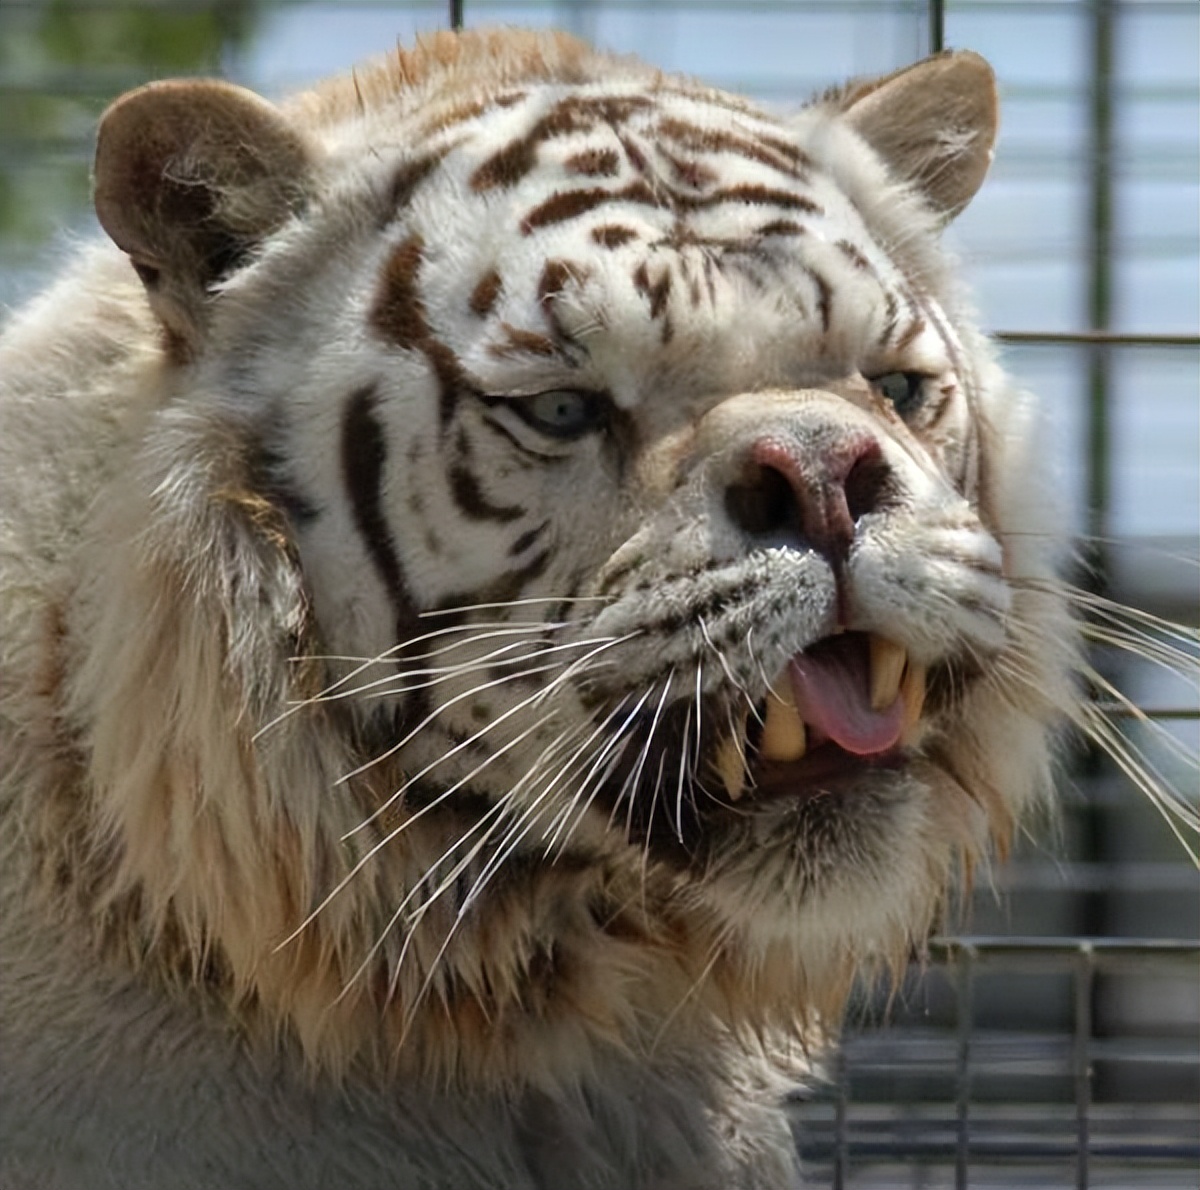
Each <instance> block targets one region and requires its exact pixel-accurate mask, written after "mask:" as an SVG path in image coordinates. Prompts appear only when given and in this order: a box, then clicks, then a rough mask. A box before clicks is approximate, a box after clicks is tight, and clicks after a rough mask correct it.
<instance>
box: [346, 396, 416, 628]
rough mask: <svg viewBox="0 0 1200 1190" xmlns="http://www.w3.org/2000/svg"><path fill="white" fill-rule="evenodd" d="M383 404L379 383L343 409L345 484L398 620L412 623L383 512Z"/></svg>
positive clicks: (413, 611)
mask: <svg viewBox="0 0 1200 1190" xmlns="http://www.w3.org/2000/svg"><path fill="white" fill-rule="evenodd" d="M377 403H378V397H377V396H376V393H375V386H374V385H366V386H365V387H363V388H360V389H358V390H357V391H356V392H354V393H352V394H351V395H350V397H349V399H348V400H347V401H346V407H345V410H344V411H343V413H342V440H341V458H342V482H343V483H344V484H345V485H346V491H347V494H348V495H349V497H350V508H351V511H352V512H353V515H354V524H355V527H356V528H357V529H358V532H359V534H360V535H361V536H362V539H363V544H364V545H365V546H366V549H367V553H368V555H370V558H371V561H372V563H373V564H374V566H375V569H376V571H378V573H379V577H380V578H381V579H382V580H383V584H384V586H385V587H386V588H387V591H388V595H389V596H390V597H391V600H392V604H393V606H394V607H395V609H396V615H397V621H398V623H399V624H401V625H407V624H409V623H411V622H414V621H415V620H416V608H415V606H414V604H413V601H412V596H411V595H410V594H409V590H408V583H407V582H406V581H405V578H404V569H403V567H402V566H401V565H400V556H399V554H397V552H396V543H395V541H394V540H393V538H392V534H391V530H390V529H389V528H388V524H387V519H386V517H385V516H384V512H383V469H384V466H385V464H386V463H387V440H386V438H385V436H384V430H383V426H382V425H381V424H380V421H379V418H378V417H376V415H375V406H376V404H377ZM403 635H406V634H404V633H401V637H402V638H403Z"/></svg>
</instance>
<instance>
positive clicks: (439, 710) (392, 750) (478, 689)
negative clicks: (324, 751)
mask: <svg viewBox="0 0 1200 1190" xmlns="http://www.w3.org/2000/svg"><path fill="white" fill-rule="evenodd" d="M557 668H559V667H558V666H557V665H535V666H534V667H533V668H532V669H526V670H519V671H518V672H517V673H512V674H503V675H501V676H500V677H498V678H495V679H493V680H492V681H490V682H483V683H481V684H480V685H478V686H473V687H472V688H471V689H470V690H464V691H462V693H460V694H456V695H455V696H454V697H453V698H450V699H447V700H446V702H444V703H442V704H441V705H440V706H437V707H435V708H434V709H433V710H432V711H430V713H429V714H428V715H426V716H425V718H424V719H422V720H421V722H420V723H418V724H417V726H416V727H414V728H413V729H412V730H411V731H409V732H408V734H407V735H405V736H404V737H402V738H401V739H400V740H398V741H397V742H396V743H394V744H392V745H391V746H390V747H389V748H386V749H385V750H384V751H383V752H381V753H379V755H378V756H375V757H372V759H370V760H368V761H366V762H364V763H363V764H360V765H359V766H358V767H357V768H355V769H352V770H351V771H350V772H348V773H346V774H344V775H343V776H341V777H339V778H338V780H337V784H338V785H344V784H345V783H346V782H348V781H352V780H353V779H354V778H355V777H357V776H360V775H361V774H362V773H364V772H366V771H367V770H368V769H369V768H372V767H373V766H375V765H377V764H380V763H382V762H383V761H385V760H387V759H388V758H389V757H391V756H395V754H396V753H397V752H399V751H400V750H401V749H402V748H404V747H405V746H406V745H408V744H409V743H411V742H412V740H414V739H415V738H416V737H417V736H418V735H419V734H420V733H421V732H422V731H424V730H425V728H427V727H428V726H429V725H430V724H431V723H432V722H433V721H434V720H435V719H436V718H437V717H438V716H439V715H441V714H444V713H445V712H446V711H447V710H449V709H450V707H452V706H454V705H455V704H456V703H460V702H463V701H464V700H465V699H468V698H474V697H475V696H476V695H478V694H481V693H482V692H483V691H484V690H491V689H492V688H493V687H496V686H503V685H504V684H505V683H507V682H515V681H517V680H518V679H520V678H529V677H536V676H537V675H538V674H543V673H550V672H552V671H553V670H555V669H557ZM544 693H545V690H544V689H542V690H539V691H538V692H537V693H536V694H533V695H530V696H529V698H527V699H524V700H523V701H522V702H520V703H519V704H517V707H512V708H510V709H509V710H508V711H506V712H505V714H504V716H503V717H504V718H507V717H508V715H510V714H512V713H513V712H514V711H515V710H517V709H518V708H519V707H525V706H528V705H530V704H531V703H533V702H535V701H536V700H537V699H539V698H540V697H542V696H543V695H544ZM500 721H501V720H500V719H494V720H492V721H491V722H490V723H489V724H488V725H487V727H486V728H484V729H483V730H484V731H489V730H491V728H492V727H494V726H495V725H496V723H498V722H500Z"/></svg>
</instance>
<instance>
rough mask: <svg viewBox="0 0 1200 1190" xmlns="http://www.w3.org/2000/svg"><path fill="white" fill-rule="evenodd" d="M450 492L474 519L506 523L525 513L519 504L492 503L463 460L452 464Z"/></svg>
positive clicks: (456, 501)
mask: <svg viewBox="0 0 1200 1190" xmlns="http://www.w3.org/2000/svg"><path fill="white" fill-rule="evenodd" d="M450 492H451V494H452V495H453V496H454V501H455V503H456V504H457V505H458V506H459V508H461V509H462V511H463V512H465V513H466V514H467V516H469V517H470V518H471V519H472V520H476V521H496V522H498V523H499V524H501V525H506V524H508V523H509V522H510V521H515V520H518V519H519V518H520V517H522V516H524V515H525V509H524V508H521V507H520V506H518V505H513V504H492V503H491V502H490V501H489V500H488V498H487V497H486V496H485V495H484V494H483V489H482V488H481V487H480V486H479V480H477V479H476V478H475V475H474V473H473V472H472V471H471V470H470V468H469V467H467V465H466V464H465V463H463V462H461V461H460V462H455V463H453V464H451V466H450Z"/></svg>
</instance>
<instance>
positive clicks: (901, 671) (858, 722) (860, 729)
mask: <svg viewBox="0 0 1200 1190" xmlns="http://www.w3.org/2000/svg"><path fill="white" fill-rule="evenodd" d="M926 677H927V674H926V669H925V667H924V666H923V665H920V664H918V663H917V662H915V661H913V659H912V658H911V657H909V655H908V651H907V650H906V649H905V648H904V647H903V646H902V645H899V644H897V643H896V642H895V641H892V640H889V639H888V638H886V637H883V636H879V635H877V634H875V633H863V632H846V633H840V634H838V635H837V636H830V637H826V638H825V639H823V640H821V641H818V642H817V643H816V644H815V645H812V646H811V647H809V648H808V649H805V650H804V651H803V652H801V653H797V654H796V655H795V656H794V657H792V658H791V660H790V661H788V663H787V664H786V665H785V666H784V667H783V668H782V670H780V672H779V674H778V675H777V676H776V678H775V680H774V681H773V682H772V683H771V687H770V690H769V691H768V693H767V695H766V697H765V699H763V700H762V701H761V702H760V703H759V704H758V706H756V707H755V708H754V712H753V714H751V712H750V710H749V709H747V710H745V711H743V712H742V713H741V714H740V716H739V717H738V719H737V720H735V722H734V724H733V725H732V726H733V729H732V731H731V732H730V733H729V734H727V735H725V736H724V737H723V738H722V739H721V740H720V742H719V743H718V745H717V747H716V749H715V752H714V753H713V756H712V760H711V762H710V763H711V766H712V768H713V770H714V773H715V775H716V776H717V777H718V778H719V779H720V781H721V785H722V786H723V788H724V790H725V793H726V795H727V797H728V798H729V800H730V802H734V803H736V802H739V801H741V799H742V798H743V797H745V796H747V795H748V794H754V793H763V794H767V793H782V792H789V793H798V792H804V791H805V790H806V789H808V788H811V784H812V782H814V781H816V780H819V779H823V778H830V777H834V776H838V775H843V774H848V773H855V772H858V771H861V769H862V768H863V767H870V766H875V767H896V766H898V765H900V764H901V763H903V756H904V753H905V751H906V750H908V749H911V748H912V747H913V745H914V744H915V743H916V742H917V739H918V737H919V735H920V724H921V712H922V710H923V708H924V705H925V693H926Z"/></svg>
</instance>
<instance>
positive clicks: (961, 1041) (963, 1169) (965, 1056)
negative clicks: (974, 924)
mask: <svg viewBox="0 0 1200 1190" xmlns="http://www.w3.org/2000/svg"><path fill="white" fill-rule="evenodd" d="M958 963H959V966H958V1021H957V1025H958V1035H957V1045H956V1049H955V1055H956V1056H955V1079H954V1084H955V1105H954V1112H955V1120H956V1130H955V1144H954V1187H955V1190H967V1178H968V1176H969V1172H970V1171H969V1162H970V1151H971V1119H970V1113H971V1027H972V1021H973V1018H974V1015H975V1013H974V1006H973V1004H972V988H973V980H972V976H973V974H974V968H975V950H974V948H973V947H972V946H970V945H967V946H964V947H963V948H962V949H961V951H960V952H959V954H958Z"/></svg>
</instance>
